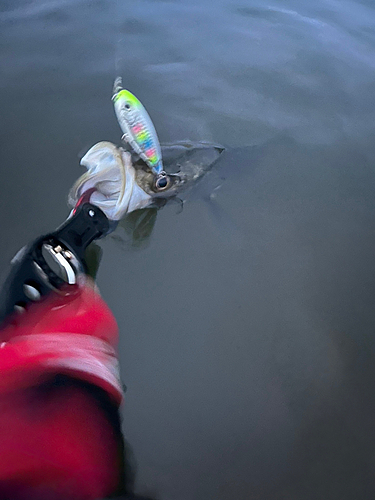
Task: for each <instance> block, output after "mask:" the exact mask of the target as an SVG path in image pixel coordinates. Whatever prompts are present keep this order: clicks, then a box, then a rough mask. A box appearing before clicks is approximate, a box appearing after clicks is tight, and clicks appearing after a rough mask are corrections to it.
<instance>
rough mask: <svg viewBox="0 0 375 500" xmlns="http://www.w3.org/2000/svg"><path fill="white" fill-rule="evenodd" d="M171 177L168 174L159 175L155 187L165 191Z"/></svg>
mask: <svg viewBox="0 0 375 500" xmlns="http://www.w3.org/2000/svg"><path fill="white" fill-rule="evenodd" d="M169 184H170V179H169V177H168V176H167V175H162V176H160V177H158V178H157V179H156V181H155V188H156V189H157V190H158V191H164V190H165V189H168V188H169Z"/></svg>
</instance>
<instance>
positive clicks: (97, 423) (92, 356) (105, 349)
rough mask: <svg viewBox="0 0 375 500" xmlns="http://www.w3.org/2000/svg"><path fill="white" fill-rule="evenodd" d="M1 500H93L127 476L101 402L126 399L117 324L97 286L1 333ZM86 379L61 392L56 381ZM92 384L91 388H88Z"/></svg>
mask: <svg viewBox="0 0 375 500" xmlns="http://www.w3.org/2000/svg"><path fill="white" fill-rule="evenodd" d="M0 334H1V339H2V344H1V347H0V450H1V453H0V498H2V499H3V498H4V499H6V498H9V499H10V498H11V499H12V500H23V499H25V500H26V499H27V500H34V499H35V500H44V499H45V500H60V499H61V500H63V499H64V500H65V499H67V498H69V499H72V500H81V499H82V500H84V499H85V500H91V499H97V498H103V497H106V496H109V495H110V494H112V493H114V492H115V491H116V489H117V487H118V485H119V482H120V476H121V470H120V469H121V456H120V451H121V450H120V448H121V447H120V446H119V442H118V434H117V433H116V430H115V429H114V427H113V425H112V422H111V421H110V419H109V418H108V415H107V414H106V412H105V411H104V410H103V408H102V407H101V405H100V404H98V400H97V398H95V397H93V395H92V394H90V391H89V390H87V388H85V387H84V385H85V384H86V385H87V386H90V385H93V386H95V387H98V388H99V389H98V390H100V391H101V392H103V393H105V394H106V395H107V396H106V397H108V400H109V401H111V405H112V406H113V408H114V410H115V411H116V410H117V408H118V405H119V404H120V401H121V398H122V391H121V384H120V382H119V376H118V368H117V354H116V344H117V335H118V333H117V325H116V322H115V320H114V318H113V316H112V314H111V312H110V311H109V309H108V307H107V306H106V304H105V303H104V302H103V300H102V299H101V298H100V296H99V295H98V294H97V293H96V292H95V291H94V290H93V289H92V288H89V287H87V288H83V289H82V290H81V292H80V293H79V295H78V296H77V297H76V298H75V299H74V300H69V301H67V302H66V303H64V301H63V300H62V299H61V297H52V296H51V297H49V298H48V299H47V300H44V301H43V302H42V303H39V304H34V305H33V306H32V307H31V308H30V310H29V311H27V312H26V313H24V316H23V317H21V318H20V320H19V321H18V322H17V323H16V324H15V325H13V326H12V327H8V328H7V330H4V331H2V332H0ZM60 374H62V375H66V376H68V378H67V380H69V378H71V379H72V380H74V379H76V380H78V381H83V383H82V385H80V384H74V383H72V384H69V383H68V384H67V385H59V386H56V385H54V384H49V383H48V381H51V380H53V379H54V377H55V376H56V375H60ZM87 383H89V384H87Z"/></svg>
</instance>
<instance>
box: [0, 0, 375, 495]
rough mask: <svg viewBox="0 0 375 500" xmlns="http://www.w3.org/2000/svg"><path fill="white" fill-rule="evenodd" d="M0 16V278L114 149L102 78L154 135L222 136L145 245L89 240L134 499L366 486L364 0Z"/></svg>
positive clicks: (203, 0) (369, 412) (369, 177)
mask: <svg viewBox="0 0 375 500" xmlns="http://www.w3.org/2000/svg"><path fill="white" fill-rule="evenodd" d="M0 23H1V26H0V29H1V45H0V64H1V68H2V72H1V77H0V90H1V93H0V99H1V110H2V119H1V122H0V127H1V138H2V140H1V149H0V151H1V152H0V154H1V181H2V188H1V193H2V196H1V201H0V206H1V208H2V214H3V217H2V237H1V241H0V252H1V263H0V266H1V271H2V272H4V271H5V269H6V266H7V262H8V261H9V260H10V258H11V257H12V255H13V254H14V253H15V252H16V250H18V248H20V247H21V246H22V245H23V244H24V243H25V242H26V241H28V240H30V239H31V238H34V237H35V236H36V235H37V234H40V233H42V232H44V231H47V230H50V229H52V228H54V227H56V226H57V225H58V224H59V223H60V222H61V221H62V220H64V218H65V217H66V215H67V213H68V210H67V206H66V196H67V193H68V190H69V188H70V186H71V185H72V184H73V182H74V181H75V179H76V178H77V176H78V175H79V174H80V173H81V172H82V170H80V169H79V167H78V162H79V157H80V156H82V154H83V153H84V152H86V150H87V149H88V148H89V147H90V146H92V145H93V144H94V143H95V142H97V141H100V140H110V141H113V142H118V141H119V138H120V130H119V127H118V125H117V123H116V120H115V117H114V113H113V110H112V104H111V102H110V94H111V88H112V83H113V78H114V76H115V74H116V71H120V72H121V74H122V76H123V79H124V84H125V85H126V87H127V88H129V89H130V90H131V91H133V92H134V93H136V95H137V96H138V97H139V98H140V100H141V101H142V102H143V103H144V104H145V106H146V108H147V109H148V111H149V112H150V115H151V117H152V118H153V120H154V122H155V125H156V129H157V130H158V133H159V136H160V139H161V141H163V142H173V141H176V140H182V139H190V140H194V141H195V140H209V141H215V142H219V143H222V144H224V145H225V146H226V147H227V151H226V153H225V156H224V157H223V158H222V159H221V160H220V162H219V163H218V164H217V166H216V167H215V169H214V170H213V171H212V172H211V173H210V174H208V175H207V176H206V178H205V179H203V181H202V182H200V183H199V184H198V185H197V186H196V189H194V190H192V191H191V192H190V193H189V195H188V197H187V200H186V203H185V206H184V210H183V211H182V213H178V212H179V210H177V209H176V206H173V205H168V206H166V207H164V208H163V209H162V210H160V211H159V212H158V215H157V220H156V222H155V226H154V230H153V232H152V235H151V237H150V239H149V240H148V242H147V245H146V244H144V245H138V247H137V248H131V247H130V246H129V245H127V246H124V245H121V244H119V241H116V239H115V238H109V239H107V240H106V241H104V242H102V243H101V245H102V248H103V250H104V256H103V261H102V264H101V268H100V271H99V275H98V284H99V286H100V289H101V292H102V294H103V296H104V298H105V299H106V300H107V301H108V303H109V305H110V307H111V308H112V309H113V311H114V313H115V315H116V317H117V319H118V322H119V326H120V329H121V346H120V347H121V362H122V374H123V378H124V381H125V383H126V385H127V386H128V392H127V398H126V404H125V407H124V431H125V434H126V437H127V439H128V440H129V442H130V443H131V445H132V447H133V449H134V453H135V457H136V460H137V462H138V476H137V489H138V491H139V492H143V493H152V494H155V495H156V496H158V497H159V498H161V499H163V500H192V499H194V500H208V499H212V500H233V499H236V500H250V499H254V500H255V499H256V500H272V499H275V500H280V499H288V500H300V499H301V498H303V499H307V500H310V499H311V500H316V499H318V498H324V499H325V500H335V499H340V500H344V499H348V500H353V499H354V498H361V499H367V498H368V499H372V498H374V494H375V487H374V480H373V477H374V464H375V452H374V450H375V432H374V423H373V422H374V411H375V398H374V390H373V387H374V382H375V371H374V368H373V366H374V363H373V359H374V350H375V345H374V344H375V343H374V323H375V322H374V320H375V317H374V316H375V312H374V302H375V281H374V280H375V264H374V261H375V259H374V244H375V232H374V227H375V201H374V193H375V168H374V167H375V166H374V160H373V158H374V153H375V146H374V144H375V140H374V139H375V126H374V123H375V120H374V118H375V116H374V104H375V102H374V95H375V84H374V82H375V62H374V61H375V59H374V49H375V12H374V8H373V3H372V2H370V1H367V2H366V1H354V0H345V1H337V0H336V1H334V0H318V1H316V2H308V1H307V0H299V1H297V0H283V1H281V0H279V1H278V0H274V1H273V2H271V3H264V2H260V1H258V2H256V1H250V0H249V1H247V2H245V1H243V2H230V1H229V0H217V1H216V2H210V1H209V0H200V1H189V2H187V1H138V2H130V1H118V2H116V1H109V0H97V1H84V0H66V1H64V0H61V1H48V2H47V1H42V0H35V1H32V0H29V1H26V0H16V1H15V0H13V1H6V0H3V1H2V2H1V12H0ZM118 235H119V236H121V228H120V229H119V233H118Z"/></svg>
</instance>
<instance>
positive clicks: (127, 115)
mask: <svg viewBox="0 0 375 500" xmlns="http://www.w3.org/2000/svg"><path fill="white" fill-rule="evenodd" d="M116 82H117V86H116ZM116 82H115V94H114V96H113V98H112V99H113V102H114V107H115V113H116V116H117V120H118V122H119V124H120V127H121V129H122V131H123V133H124V135H123V139H124V140H125V141H126V142H127V143H128V144H129V145H130V146H131V147H132V148H133V150H134V151H135V152H136V153H138V154H139V156H140V157H141V158H142V160H143V161H144V162H146V164H147V165H148V166H149V168H150V169H151V170H152V172H153V173H154V174H159V173H160V172H161V171H162V170H163V162H162V157H161V148H160V143H159V139H158V136H157V134H156V130H155V127H154V125H153V123H152V121H151V118H150V116H149V115H148V113H147V111H146V109H145V108H144V106H143V105H142V103H141V102H140V101H139V100H138V99H137V98H136V97H135V95H133V94H132V93H131V92H129V91H128V90H124V89H122V88H121V87H119V84H118V80H116ZM116 90H117V91H116Z"/></svg>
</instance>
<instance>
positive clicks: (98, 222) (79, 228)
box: [0, 203, 111, 326]
mask: <svg viewBox="0 0 375 500" xmlns="http://www.w3.org/2000/svg"><path fill="white" fill-rule="evenodd" d="M110 229H111V227H110V221H109V220H108V219H107V217H106V216H105V214H104V213H103V212H102V210H100V209H99V208H98V207H96V206H95V205H92V204H91V203H83V204H81V205H79V206H78V207H77V208H76V210H75V211H74V212H73V215H72V216H71V217H70V218H68V219H67V220H66V221H65V222H64V224H62V225H61V226H60V227H59V228H58V229H56V231H54V232H52V233H49V234H46V235H44V236H41V237H39V238H38V239H37V240H35V241H34V242H32V243H31V244H30V245H28V246H26V247H24V248H22V249H21V250H20V251H19V252H18V253H17V254H16V255H15V257H14V258H13V260H12V268H11V271H10V274H9V276H8V277H7V279H6V281H5V283H4V286H3V288H2V291H1V293H0V324H2V323H3V324H4V323H7V322H8V320H10V319H11V318H14V315H15V314H16V313H18V314H20V313H23V312H24V311H25V309H27V307H28V305H29V304H30V303H32V302H36V301H38V300H41V299H42V297H43V296H45V295H47V294H49V293H50V292H51V291H55V292H57V293H58V294H62V295H64V296H65V297H66V296H68V295H71V296H74V295H75V293H77V292H78V280H79V276H80V275H82V274H87V273H88V267H87V263H86V261H85V251H86V248H87V247H88V245H89V244H90V243H91V242H92V241H94V240H95V239H98V238H100V237H102V236H105V235H106V234H108V232H109V231H110ZM2 326H3V325H2Z"/></svg>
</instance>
